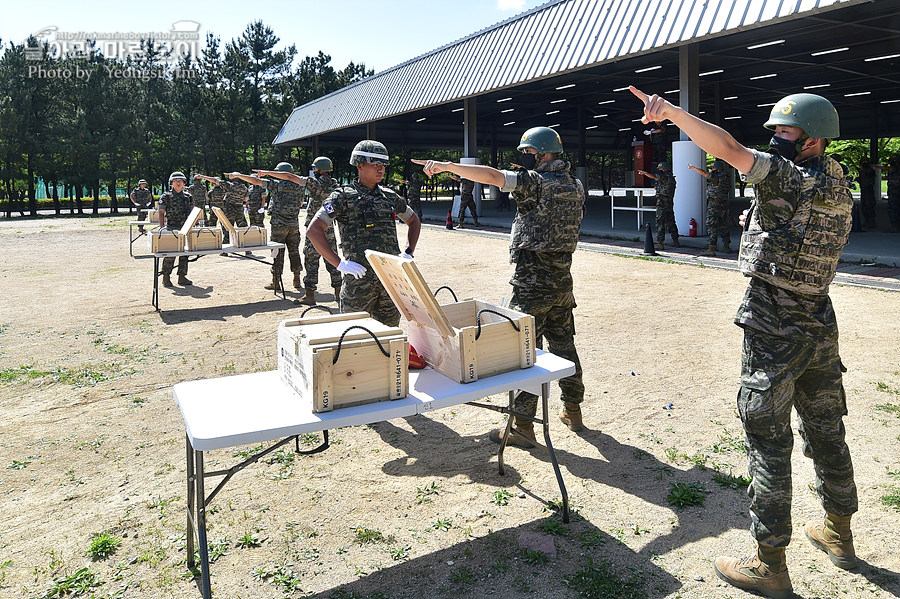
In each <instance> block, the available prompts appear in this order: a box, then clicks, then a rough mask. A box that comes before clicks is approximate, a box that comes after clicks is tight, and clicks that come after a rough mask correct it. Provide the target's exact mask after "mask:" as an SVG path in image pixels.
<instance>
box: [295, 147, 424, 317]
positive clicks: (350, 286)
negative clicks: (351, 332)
mask: <svg viewBox="0 0 900 599" xmlns="http://www.w3.org/2000/svg"><path fill="white" fill-rule="evenodd" d="M350 164H351V165H352V166H355V167H356V169H357V171H358V173H359V177H358V178H357V179H356V180H355V181H353V182H352V183H351V184H350V185H345V186H343V187H339V188H337V189H336V190H335V191H333V192H332V193H331V195H329V196H328V198H327V199H326V200H325V202H324V203H323V204H322V208H320V209H319V211H318V212H316V214H315V218H313V220H312V222H311V223H310V225H309V226H308V227H307V228H306V238H307V239H309V240H310V241H311V242H312V244H313V246H314V247H315V248H316V250H318V252H319V254H321V255H322V257H323V258H324V259H325V260H326V261H327V262H330V263H331V264H332V265H333V266H335V267H337V269H338V270H339V271H341V272H342V273H344V275H345V277H344V284H343V285H342V286H341V300H340V302H341V304H340V305H341V312H368V313H369V314H370V315H371V316H372V318H374V319H375V320H378V321H380V322H382V323H384V324H386V325H388V326H392V327H395V326H397V325H398V324H399V323H400V312H399V311H398V310H397V307H396V306H395V305H394V301H393V300H392V299H391V297H390V296H389V295H388V292H387V290H385V288H384V286H382V284H381V281H379V280H378V277H377V276H376V275H375V273H374V272H373V271H370V270H368V269H367V268H366V267H365V266H363V262H365V261H366V255H365V251H366V250H374V251H377V252H383V253H385V254H400V255H401V256H404V257H406V258H412V255H413V252H414V251H415V249H416V244H417V243H418V241H419V232H420V230H421V223H420V222H419V217H417V216H416V213H415V212H413V211H412V209H410V207H409V206H407V205H406V200H404V199H403V198H402V197H400V196H399V195H397V194H396V193H394V192H393V191H391V190H390V189H388V188H387V187H383V186H381V185H379V183H380V182H381V181H382V180H383V179H384V172H385V167H386V166H387V165H389V164H390V157H389V156H388V152H387V148H385V147H384V144H382V143H380V142H377V141H374V140H370V139H366V140H363V141H361V142H359V143H358V144H356V147H354V148H353V152H352V153H351V154H350ZM394 214H396V215H397V216H398V217H399V218H400V220H402V221H403V222H405V223H406V224H407V225H408V227H409V229H408V231H407V234H406V240H407V241H406V246H405V247H406V249H405V250H404V251H402V252H401V251H400V246H399V245H398V243H397V225H396V223H395V221H394V216H393V215H394ZM333 223H337V225H338V227H339V230H340V233H341V253H342V254H343V255H344V259H343V260H342V259H341V257H340V256H339V255H338V254H337V252H335V251H334V250H333V249H332V248H331V245H329V243H328V238H327V237H326V236H325V231H326V230H327V229H328V227H330V226H331V225H332V224H333Z"/></svg>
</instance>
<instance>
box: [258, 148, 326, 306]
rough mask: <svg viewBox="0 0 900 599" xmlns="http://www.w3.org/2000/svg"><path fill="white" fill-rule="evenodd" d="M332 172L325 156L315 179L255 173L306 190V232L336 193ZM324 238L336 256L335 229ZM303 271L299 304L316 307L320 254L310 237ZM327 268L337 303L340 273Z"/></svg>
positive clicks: (316, 162)
mask: <svg viewBox="0 0 900 599" xmlns="http://www.w3.org/2000/svg"><path fill="white" fill-rule="evenodd" d="M332 170H334V165H333V164H332V162H331V159H330V158H327V157H325V156H319V157H318V158H316V159H315V160H314V161H313V173H314V174H313V176H312V177H302V176H300V175H295V174H294V173H287V172H280V171H256V172H257V173H258V174H260V175H267V176H270V177H275V178H278V179H284V180H287V181H293V182H294V183H296V184H297V185H299V186H301V187H305V188H306V190H307V191H308V192H309V202H308V203H307V204H306V224H305V228H308V227H309V224H310V223H311V222H312V219H313V217H314V216H315V215H316V213H317V212H318V211H319V209H320V208H321V207H322V203H323V202H324V201H325V199H326V198H327V197H328V196H329V195H331V192H333V191H334V190H335V189H337V181H335V180H334V179H332V178H331V175H330V174H329V173H331V171H332ZM325 238H326V240H327V241H328V245H329V247H330V248H331V249H332V251H334V252H335V253H337V240H336V239H335V237H334V230H333V229H332V228H330V227H329V228H328V229H326V230H325ZM303 267H304V269H305V270H306V275H305V276H304V277H303V287H304V288H305V290H306V292H305V295H304V296H303V299H302V300H300V303H302V304H306V305H307V306H312V305H315V303H316V286H318V284H319V252H317V251H316V248H315V247H314V246H313V244H312V241H310V239H309V237H307V238H306V241H305V242H304V243H303ZM325 268H326V270H328V274H329V275H330V276H331V287H332V289H334V299H335V300H337V299H338V298H339V297H340V294H341V273H340V272H339V271H338V269H337V267H335V266H334V265H332V264H331V263H330V262H328V261H327V260H326V261H325Z"/></svg>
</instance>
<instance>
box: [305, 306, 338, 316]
mask: <svg viewBox="0 0 900 599" xmlns="http://www.w3.org/2000/svg"><path fill="white" fill-rule="evenodd" d="M310 310H325V311H326V312H328V313H329V314H334V312H332V311H331V308H329V307H328V306H319V305H316V306H310V307H309V308H307V309H306V310H304V311H303V312H301V313H300V318H303V317H304V316H306V313H307V312H309V311H310Z"/></svg>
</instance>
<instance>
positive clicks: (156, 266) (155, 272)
mask: <svg viewBox="0 0 900 599" xmlns="http://www.w3.org/2000/svg"><path fill="white" fill-rule="evenodd" d="M153 307H154V308H156V311H157V312H159V256H155V255H154V256H153Z"/></svg>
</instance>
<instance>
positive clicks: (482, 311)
mask: <svg viewBox="0 0 900 599" xmlns="http://www.w3.org/2000/svg"><path fill="white" fill-rule="evenodd" d="M485 312H490V313H491V314H496V315H497V316H502V317H503V318H505V319H506V320H508V321H509V324H511V325H512V326H513V328H514V329H515V330H516V332H517V333H518V332H519V325H517V324H516V323H515V321H514V320H513V319H512V318H510V317H509V316H507V315H506V314H500V313H499V312H495V311H494V310H489V309H488V308H484V309H483V310H479V311H478V314H476V315H475V324H477V325H478V330H477V331H475V341H478V338H479V337H481V315H482V314H484V313H485Z"/></svg>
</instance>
